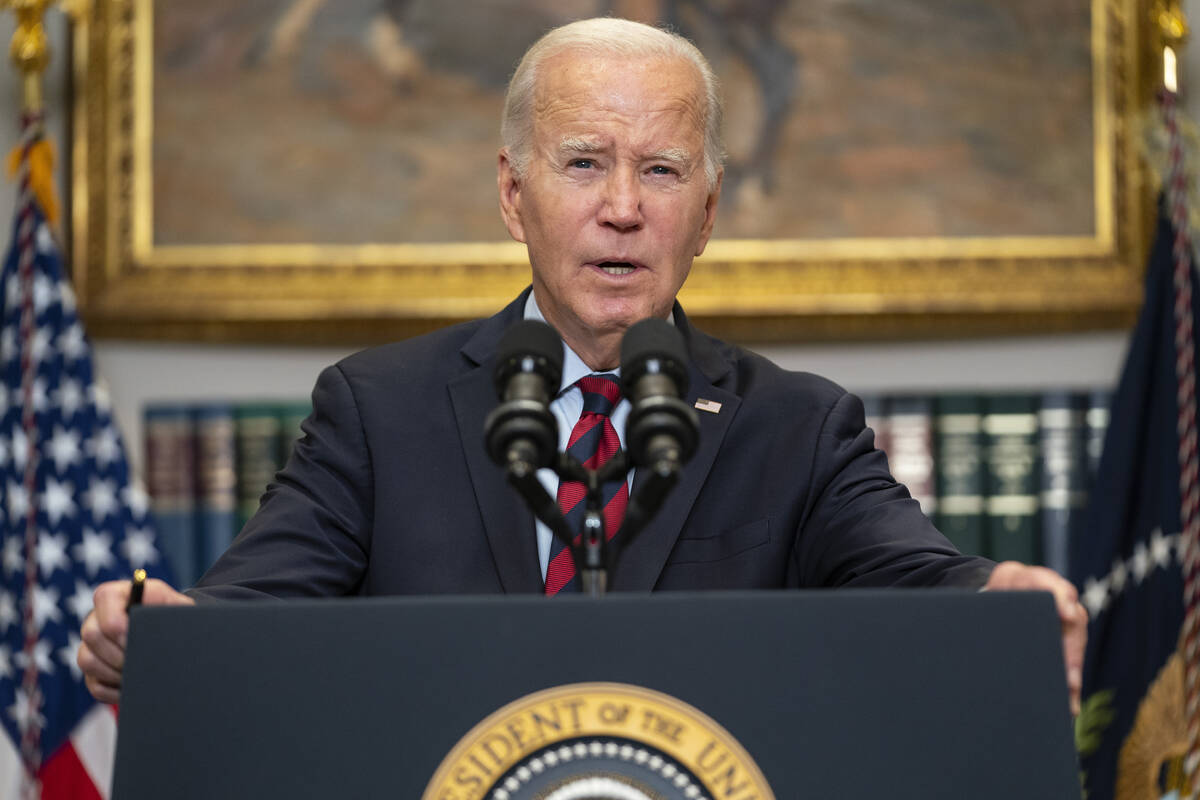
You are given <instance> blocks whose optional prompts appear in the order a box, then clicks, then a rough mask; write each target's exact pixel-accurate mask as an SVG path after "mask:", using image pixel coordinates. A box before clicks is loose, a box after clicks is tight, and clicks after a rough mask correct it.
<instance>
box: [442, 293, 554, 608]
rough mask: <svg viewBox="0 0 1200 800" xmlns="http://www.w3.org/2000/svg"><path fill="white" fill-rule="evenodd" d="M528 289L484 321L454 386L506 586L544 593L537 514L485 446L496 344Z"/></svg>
mask: <svg viewBox="0 0 1200 800" xmlns="http://www.w3.org/2000/svg"><path fill="white" fill-rule="evenodd" d="M528 293H529V292H528V290H526V291H525V292H523V293H522V294H521V296H520V297H518V298H517V299H516V301H514V302H513V303H512V304H510V305H509V306H508V307H507V308H505V309H504V310H503V311H501V312H500V313H499V314H497V315H496V316H494V317H492V318H491V319H488V320H486V321H484V323H483V324H482V325H481V326H480V327H479V330H478V331H477V332H476V333H475V335H474V336H472V337H471V339H470V340H468V342H467V343H466V345H464V347H463V348H462V354H463V356H465V357H466V358H467V360H468V361H469V362H471V364H473V366H472V367H470V368H469V369H468V371H467V372H466V373H464V374H462V375H460V376H458V377H457V378H455V379H454V380H452V381H451V382H450V384H449V390H450V400H451V403H452V404H453V406H454V415H455V419H456V420H457V422H458V434H459V437H460V438H461V440H462V448H463V452H464V453H465V454H466V459H467V468H468V470H469V472H470V475H471V484H472V488H473V489H474V491H475V499H476V501H477V502H478V504H479V513H480V516H481V517H482V522H483V527H484V530H485V531H486V533H487V538H488V544H489V545H490V547H491V551H492V558H493V560H494V561H495V562H496V571H497V573H498V574H499V577H500V584H501V586H503V587H504V591H505V592H506V593H509V594H512V593H516V592H535V593H537V592H541V591H542V590H543V584H542V575H541V568H540V566H539V565H538V556H537V539H536V537H535V536H534V523H533V515H532V514H531V513H530V512H529V510H528V509H526V508H525V504H524V503H523V502H522V501H521V498H520V497H519V496H518V495H517V493H516V491H515V490H513V488H512V487H511V486H509V485H508V482H507V481H506V480H505V478H504V470H503V469H501V468H500V467H499V466H497V465H496V464H495V463H494V462H493V461H492V460H491V458H489V457H488V455H487V451H486V449H485V448H484V445H483V423H484V420H485V419H486V418H487V415H488V412H490V411H491V410H492V409H493V408H495V407H496V404H497V399H496V389H495V386H494V384H493V382H492V370H493V367H494V356H495V350H496V344H497V342H498V341H499V340H500V337H501V336H503V335H504V331H506V330H507V329H508V327H509V326H510V325H512V324H513V323H515V322H517V321H518V320H520V319H521V317H522V314H523V311H524V308H525V298H526V297H527V296H528Z"/></svg>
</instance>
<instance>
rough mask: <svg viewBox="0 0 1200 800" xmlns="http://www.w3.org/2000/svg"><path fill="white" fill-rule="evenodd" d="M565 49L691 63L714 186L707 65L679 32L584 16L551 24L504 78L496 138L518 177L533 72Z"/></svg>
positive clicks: (717, 148)
mask: <svg viewBox="0 0 1200 800" xmlns="http://www.w3.org/2000/svg"><path fill="white" fill-rule="evenodd" d="M567 51H574V52H583V53H588V54H591V55H596V56H623V57H629V58H656V57H657V58H678V59H682V60H683V61H686V62H688V63H689V64H691V65H692V66H694V67H695V68H696V70H697V71H698V72H699V73H700V79H701V82H702V84H703V86H704V106H705V107H704V175H705V177H706V178H707V179H708V188H709V190H710V191H711V190H712V189H714V188H716V185H717V173H718V171H719V170H720V168H721V165H722V163H723V162H724V159H725V150H724V148H723V147H722V145H721V94H720V90H719V89H718V86H717V77H716V75H714V74H713V71H712V67H710V66H709V65H708V61H707V60H706V59H705V58H704V56H703V54H701V52H700V51H699V50H698V49H697V48H696V46H695V45H694V44H692V43H691V42H689V41H688V40H687V39H685V38H683V37H682V36H680V35H679V34H677V33H672V32H670V31H667V30H663V29H661V28H654V27H651V26H650V25H643V24H642V23H640V22H633V21H632V20H627V19H618V18H615V17H598V18H595V19H585V20H580V21H578V22H572V23H569V24H567V25H563V26H561V27H558V28H554V29H553V30H551V31H550V32H549V33H547V34H545V35H544V36H542V38H540V39H538V40H537V41H536V42H534V43H533V46H532V47H530V48H529V49H528V50H527V51H526V52H525V55H524V56H523V57H522V58H521V63H519V64H518V65H517V69H516V71H515V72H514V73H513V76H512V80H510V81H509V82H508V92H507V93H506V94H505V96H504V117H503V119H502V120H501V122H500V140H501V142H502V143H503V145H504V147H505V148H506V149H507V150H508V158H509V162H510V163H511V164H512V167H513V171H514V172H515V173H516V174H517V176H518V177H522V176H524V175H525V174H526V170H527V169H528V167H529V156H530V152H529V151H530V140H531V139H532V137H533V100H534V92H535V91H536V89H537V78H538V70H539V68H540V67H541V66H542V64H543V63H545V62H546V61H547V60H549V59H550V58H553V57H554V56H557V55H560V54H561V53H565V52H567Z"/></svg>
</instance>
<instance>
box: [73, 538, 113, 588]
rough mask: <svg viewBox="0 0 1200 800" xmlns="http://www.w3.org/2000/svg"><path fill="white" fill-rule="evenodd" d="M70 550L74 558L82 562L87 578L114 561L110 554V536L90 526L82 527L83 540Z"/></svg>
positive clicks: (109, 565) (94, 575)
mask: <svg viewBox="0 0 1200 800" xmlns="http://www.w3.org/2000/svg"><path fill="white" fill-rule="evenodd" d="M71 552H72V553H73V554H74V555H75V560H76V561H80V562H82V563H83V566H84V569H86V570H87V574H88V577H89V578H94V577H96V573H97V572H99V571H100V570H102V569H105V568H106V567H111V566H113V564H114V563H115V560H114V559H113V554H112V537H111V536H109V535H108V534H107V533H97V532H96V531H94V530H92V529H91V528H84V529H83V541H82V542H80V543H79V544H77V545H75V547H74V548H72V550H71Z"/></svg>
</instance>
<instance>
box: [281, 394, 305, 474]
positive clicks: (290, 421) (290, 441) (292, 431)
mask: <svg viewBox="0 0 1200 800" xmlns="http://www.w3.org/2000/svg"><path fill="white" fill-rule="evenodd" d="M311 413H312V403H311V402H309V401H307V400H306V401H304V402H303V403H287V404H285V405H283V406H280V408H279V426H280V427H279V434H280V437H281V438H280V445H279V446H280V448H281V450H280V454H281V456H282V458H283V463H284V464H286V463H287V461H288V459H289V458H291V457H292V450H293V449H294V448H295V446H296V442H297V440H299V439H300V437H301V436H303V435H304V431H302V430H301V429H300V425H301V423H303V422H304V420H306V419H308V416H309V414H311Z"/></svg>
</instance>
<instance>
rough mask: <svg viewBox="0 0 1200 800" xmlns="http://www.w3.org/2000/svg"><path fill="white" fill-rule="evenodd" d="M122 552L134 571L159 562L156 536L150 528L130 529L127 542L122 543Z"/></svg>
mask: <svg viewBox="0 0 1200 800" xmlns="http://www.w3.org/2000/svg"><path fill="white" fill-rule="evenodd" d="M121 552H122V553H123V554H124V556H125V559H126V560H127V561H128V562H129V565H130V566H131V567H133V568H134V569H140V568H142V567H145V566H147V565H148V564H153V563H154V562H155V561H158V552H157V551H156V550H155V549H154V534H153V533H152V532H151V531H150V529H149V528H128V529H127V530H126V532H125V541H124V542H122V543H121Z"/></svg>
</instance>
